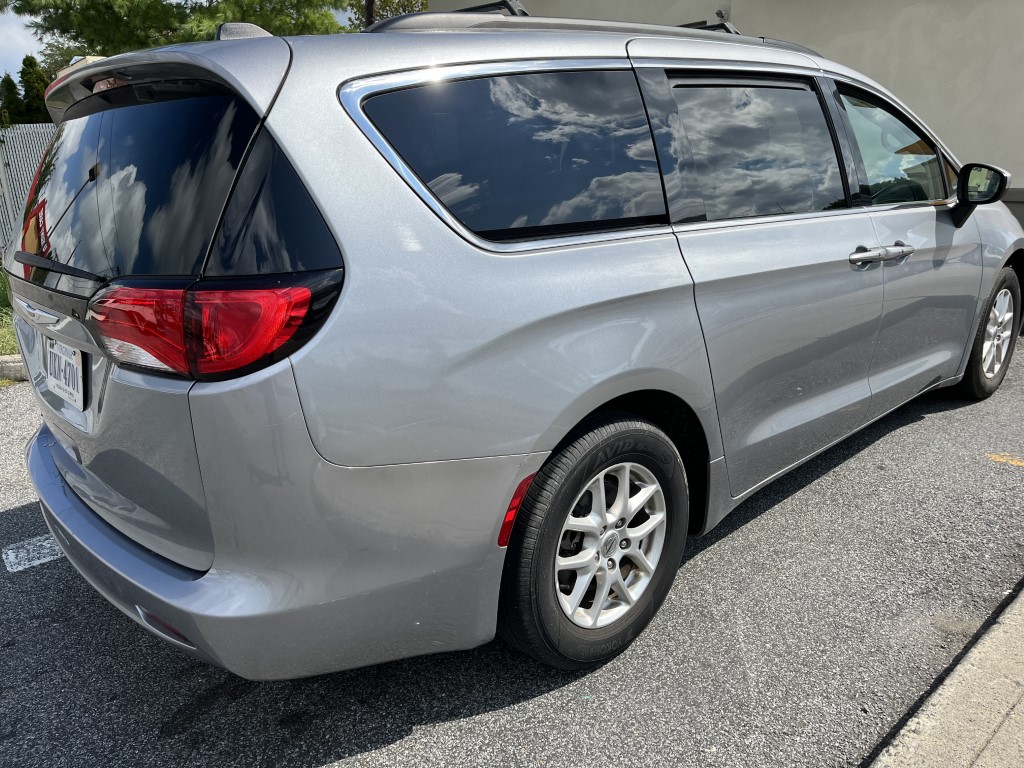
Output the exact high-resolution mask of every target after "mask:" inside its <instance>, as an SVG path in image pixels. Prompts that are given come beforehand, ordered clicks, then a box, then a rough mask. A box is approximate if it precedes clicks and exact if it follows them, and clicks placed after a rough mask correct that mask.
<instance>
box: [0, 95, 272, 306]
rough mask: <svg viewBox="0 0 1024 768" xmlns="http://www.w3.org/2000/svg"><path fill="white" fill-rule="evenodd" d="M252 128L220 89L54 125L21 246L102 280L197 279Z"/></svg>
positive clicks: (43, 279)
mask: <svg viewBox="0 0 1024 768" xmlns="http://www.w3.org/2000/svg"><path fill="white" fill-rule="evenodd" d="M257 124H258V117H257V115H256V114H255V113H254V112H253V110H252V109H251V108H250V107H249V106H248V105H246V104H245V103H244V102H242V101H241V100H240V99H238V98H237V97H235V96H232V95H230V94H226V93H210V94H208V95H201V96H192V97H190V98H178V99H174V100H171V101H161V102H156V103H143V104H134V105H131V106H124V107H120V108H117V109H108V110H106V111H103V112H98V113H95V114H92V115H89V116H87V117H80V118H77V119H73V120H68V121H66V122H64V123H62V124H61V125H60V126H59V127H58V128H57V132H56V134H55V136H54V139H53V143H52V144H51V145H50V148H49V149H48V150H47V152H46V154H45V155H44V158H43V162H42V164H41V166H40V169H39V177H38V181H37V183H36V185H35V189H34V192H33V193H32V195H31V196H30V198H29V200H28V202H27V205H26V209H25V225H24V229H23V236H22V242H21V247H22V250H24V251H28V252H29V253H35V254H39V255H41V256H45V257H47V258H50V259H53V260H55V261H59V262H62V263H64V264H69V265H71V266H73V267H77V268H78V269H83V270H86V271H88V272H92V273H94V274H97V275H99V276H100V277H104V278H111V279H113V278H117V277H124V276H164V275H168V276H170V275H176V276H188V275H196V274H198V273H199V272H200V271H201V269H202V267H203V262H204V260H205V258H206V254H207V251H208V249H209V245H210V241H211V239H212V237H213V235H214V229H215V227H216V225H217V221H218V219H219V217H220V214H221V211H222V210H223V208H224V203H225V200H226V198H227V196H228V192H229V191H230V188H231V183H232V180H233V179H234V176H235V172H236V170H237V169H238V166H239V163H241V161H242V158H243V156H244V154H245V149H246V147H247V145H248V144H249V141H250V139H251V138H252V135H253V131H254V130H255V129H256V126H257ZM12 266H14V265H12ZM14 271H15V273H16V274H19V276H20V271H19V270H18V269H17V267H16V266H15V268H14ZM28 276H29V279H30V280H32V281H33V282H36V283H40V284H44V285H46V286H47V287H51V288H56V289H57V290H61V291H65V292H68V293H74V294H78V295H90V294H92V293H93V292H94V291H95V290H96V288H97V284H96V283H95V282H93V281H90V280H84V279H81V278H77V277H72V276H69V275H60V274H58V273H56V272H52V271H50V270H46V269H32V270H31V271H30V272H29V275H28Z"/></svg>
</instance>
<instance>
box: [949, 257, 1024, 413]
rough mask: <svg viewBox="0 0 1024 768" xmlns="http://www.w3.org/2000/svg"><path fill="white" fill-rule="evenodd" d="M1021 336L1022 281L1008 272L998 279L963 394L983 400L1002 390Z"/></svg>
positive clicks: (986, 308) (989, 300)
mask: <svg viewBox="0 0 1024 768" xmlns="http://www.w3.org/2000/svg"><path fill="white" fill-rule="evenodd" d="M1019 332H1020V281H1019V280H1018V279H1017V273H1016V272H1014V271H1013V270H1012V269H1009V268H1006V269H1004V270H1002V271H1001V272H1000V273H999V275H997V276H996V282H995V285H994V286H993V288H992V293H991V294H990V295H989V299H988V304H987V305H986V307H985V311H984V314H983V315H982V319H981V327H980V328H979V329H978V334H977V336H976V337H975V339H974V346H973V348H972V349H971V358H970V360H969V361H968V363H967V370H966V372H965V373H964V378H963V381H961V382H960V392H961V394H963V395H964V396H966V397H969V398H971V399H973V400H984V399H985V398H987V397H989V396H990V395H992V393H994V392H995V391H996V390H997V389H999V385H1000V384H1002V383H1003V379H1004V378H1005V377H1006V371H1007V369H1008V368H1009V367H1010V360H1011V359H1012V358H1013V350H1014V348H1015V347H1016V344H1017V336H1018V334H1019Z"/></svg>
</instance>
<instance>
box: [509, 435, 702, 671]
mask: <svg viewBox="0 0 1024 768" xmlns="http://www.w3.org/2000/svg"><path fill="white" fill-rule="evenodd" d="M688 512H689V507H688V499H687V485H686V471H685V469H684V467H683V462H682V460H681V459H680V457H679V452H678V451H677V450H676V448H675V446H674V445H673V443H672V441H671V440H670V439H669V438H668V436H667V435H665V433H664V432H662V431H661V430H659V429H658V428H657V427H655V426H654V425H653V424H651V423H649V422H647V421H643V420H640V419H636V418H633V417H630V416H626V415H609V416H607V417H604V418H602V419H601V420H599V421H596V422H593V423H591V424H590V425H588V426H587V427H586V428H585V430H584V431H582V432H581V433H580V434H579V435H578V436H577V437H576V438H575V439H573V440H572V441H571V442H569V444H568V445H566V446H565V447H564V448H562V449H561V450H559V451H558V452H557V453H556V454H554V455H553V456H552V457H551V458H550V459H549V461H548V463H547V464H545V465H544V467H543V468H542V469H541V470H540V472H538V473H537V476H536V478H534V481H533V483H532V484H531V486H530V490H529V492H528V493H527V495H526V499H525V500H524V502H523V505H522V506H521V508H520V510H519V516H520V517H519V519H518V520H517V521H516V527H515V530H514V531H513V535H512V539H511V541H510V542H509V551H508V553H507V554H506V557H505V571H504V575H503V578H502V592H501V600H500V604H499V633H500V634H501V636H502V637H503V638H504V639H505V640H506V641H507V642H509V643H510V644H511V645H512V646H514V647H516V648H518V649H519V650H521V651H523V652H525V653H527V654H529V655H530V656H533V657H534V658H536V659H538V660H539V661H542V662H544V663H546V664H550V665H552V666H555V667H559V668H562V669H586V668H588V667H593V666H597V665H598V664H601V663H603V662H605V661H607V660H609V659H611V658H612V657H613V656H615V655H616V654H618V653H619V652H620V651H622V650H623V649H624V648H625V647H626V646H628V645H629V644H630V643H631V642H632V641H633V639H634V638H635V637H636V636H637V635H638V634H640V632H641V631H642V630H643V629H644V627H646V626H647V624H648V623H649V622H650V620H651V618H652V617H653V616H654V613H655V611H657V609H658V607H659V606H660V605H661V603H662V601H663V600H664V599H665V596H666V595H667V594H668V590H669V588H670V587H671V586H672V580H673V578H674V577H675V573H676V570H677V569H678V566H679V562H680V559H681V558H682V553H683V547H684V546H685V544H686V531H687V525H688V517H689V515H688Z"/></svg>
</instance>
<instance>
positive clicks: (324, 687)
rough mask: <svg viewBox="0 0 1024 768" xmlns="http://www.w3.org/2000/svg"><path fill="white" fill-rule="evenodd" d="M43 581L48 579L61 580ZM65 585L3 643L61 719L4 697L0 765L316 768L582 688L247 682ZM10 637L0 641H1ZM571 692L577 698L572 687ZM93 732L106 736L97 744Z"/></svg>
mask: <svg viewBox="0 0 1024 768" xmlns="http://www.w3.org/2000/svg"><path fill="white" fill-rule="evenodd" d="M962 405H964V403H962V402H961V401H957V400H955V399H952V398H951V397H950V396H948V395H946V394H944V393H937V394H932V395H927V396H925V397H923V398H921V399H920V400H918V401H916V402H914V403H911V404H909V405H908V406H905V407H904V408H902V409H900V410H899V411H897V412H896V413H894V414H892V415H890V416H888V417H886V418H885V419H883V420H881V421H880V422H878V423H876V424H874V425H872V426H870V427H868V428H867V429H865V430H864V431H862V432H861V433H859V434H857V435H854V436H853V437H851V438H850V439H848V440H847V441H845V442H844V443H841V444H840V445H838V446H836V447H834V448H832V449H830V450H829V451H827V452H826V453H824V454H822V455H821V456H819V457H817V458H816V459H814V460H813V461H811V462H808V463H807V464H805V465H804V466H803V467H801V468H800V469H798V470H797V471H795V472H793V473H791V474H790V475H788V476H786V477H784V478H782V479H780V480H779V481H777V482H775V483H773V484H772V485H770V486H768V487H767V488H765V489H764V490H762V491H760V492H759V493H757V494H755V495H754V496H752V497H751V498H750V499H749V500H747V501H746V502H744V503H743V504H742V505H741V506H740V507H739V508H738V509H737V510H736V511H735V512H734V513H733V514H731V515H730V516H729V517H728V518H726V520H725V521H723V523H722V524H721V525H720V526H719V527H718V528H716V529H715V530H714V531H713V532H712V533H710V534H709V535H707V536H704V537H702V538H694V539H691V541H690V543H689V545H688V547H687V551H686V556H685V558H684V562H685V561H686V560H688V559H690V558H692V557H694V556H696V555H697V554H699V553H700V552H702V551H703V550H704V549H706V548H708V547H710V546H712V545H713V544H715V543H716V542H718V541H721V540H722V539H723V538H725V537H726V536H729V535H730V534H731V533H733V532H734V531H736V530H738V529H739V528H741V527H743V526H744V525H745V524H747V523H748V522H750V521H751V520H753V519H755V518H757V517H758V516H759V515H761V514H762V513H764V512H766V511H767V510H770V509H771V508H772V507H774V506H775V505H777V504H779V503H780V502H781V501H784V500H785V499H787V498H788V497H790V496H792V495H793V494H795V493H797V492H798V491H800V490H801V489H802V488H804V487H805V486H806V485H808V484H809V483H812V482H813V481H814V480H816V479H817V478H819V477H821V476H822V475H824V474H826V473H827V472H829V471H831V470H832V469H834V468H836V467H837V466H839V465H841V464H842V463H843V462H844V461H846V460H847V459H849V458H850V457H851V456H853V455H855V454H857V453H858V452H859V451H862V450H863V449H864V448H865V447H867V446H870V445H871V444H872V443H874V442H875V441H876V440H878V439H880V438H882V437H884V436H886V435H888V434H890V433H892V432H893V431H894V430H898V429H900V428H901V427H903V426H906V425H908V424H911V423H914V422H916V421H919V420H921V419H923V418H926V417H927V416H929V415H930V414H935V413H941V412H943V411H948V410H952V409H956V408H959V407H961V406H962ZM20 509H21V510H24V511H27V510H28V509H29V508H28V507H23V508H20ZM14 511H15V512H17V511H18V510H14ZM39 570H40V571H41V570H42V569H39ZM39 578H40V579H46V580H49V579H51V578H53V572H51V573H50V574H49V575H45V574H40V575H39ZM64 580H65V581H66V582H67V583H66V584H63V585H60V586H59V587H58V588H52V587H49V588H48V587H41V588H40V590H39V592H37V593H36V594H35V595H34V596H33V597H32V601H33V602H31V604H30V605H31V608H28V609H23V610H26V611H30V612H31V614H32V616H33V617H40V616H49V617H50V619H49V621H51V622H53V623H52V627H54V628H55V629H52V630H50V631H49V632H48V633H47V634H46V635H43V636H36V638H35V641H34V643H33V644H32V645H27V644H26V645H25V646H24V647H20V646H19V647H16V646H15V640H13V639H12V640H10V641H8V642H6V643H3V642H0V646H2V647H3V648H4V649H5V651H4V653H13V654H14V656H17V657H19V658H20V661H19V664H18V666H19V667H21V666H24V669H18V670H17V672H15V677H17V676H18V675H19V674H20V675H23V676H24V677H25V678H26V680H27V681H31V680H35V681H39V680H40V679H44V680H45V679H47V678H46V674H47V672H48V671H49V670H53V669H59V670H61V674H60V681H59V684H57V683H55V684H54V685H55V686H57V687H55V688H54V689H53V690H50V689H46V690H42V691H40V692H39V693H38V694H37V695H38V697H39V698H38V699H35V701H43V700H46V701H50V702H52V701H53V700H54V698H59V699H60V700H61V703H60V707H61V711H60V713H59V715H47V714H46V711H43V712H40V713H36V712H31V711H25V710H26V709H28V710H31V709H32V707H31V705H29V706H27V707H26V708H23V709H22V710H21V711H18V710H17V709H14V708H15V707H20V706H21V705H20V704H15V703H14V702H13V701H12V698H11V697H8V698H7V703H6V704H5V705H0V711H2V710H3V709H4V708H5V707H12V710H11V711H9V712H7V714H6V715H5V716H4V719H6V718H7V716H8V715H9V716H10V719H9V720H8V722H10V723H11V725H12V730H11V732H10V734H7V735H3V734H0V762H3V759H2V754H3V752H4V748H8V749H10V748H12V747H13V748H18V747H17V745H18V744H19V743H20V744H21V745H27V744H30V743H31V744H34V745H35V747H34V750H35V751H36V753H37V754H39V755H40V756H41V757H42V759H43V762H44V763H45V764H55V763H60V764H83V765H84V764H94V763H92V760H91V757H90V756H96V755H103V756H105V758H106V760H105V761H106V763H107V764H112V765H113V764H116V765H122V764H131V765H136V766H141V765H170V764H173V765H182V764H186V763H187V764H194V763H196V762H199V763H201V764H216V765H246V766H249V765H274V766H288V767H295V768H299V767H300V766H301V768H307V767H310V766H319V765H323V764H326V763H331V762H333V761H337V760H343V759H345V758H348V757H353V756H356V755H360V754H363V753H366V752H370V751H374V750H378V749H381V748H384V747H387V746H389V745H392V744H395V743H397V742H399V741H401V740H402V739H405V738H406V737H409V736H410V735H412V734H414V732H415V730H416V729H417V728H419V727H421V726H424V725H431V724H437V723H445V722H454V721H460V720H464V719H466V718H472V717H475V716H479V715H484V714H486V713H490V712H497V711H500V710H502V709H504V708H506V707H510V706H512V705H515V704H518V703H521V702H523V701H527V700H530V699H533V698H535V697H538V696H542V695H545V694H550V693H551V692H553V691H558V690H559V689H564V688H567V687H569V686H572V684H573V683H575V682H576V681H579V680H581V679H582V678H584V677H585V675H584V674H583V673H568V672H560V671H556V670H552V669H549V668H547V667H544V666H542V665H540V664H537V663H535V662H533V661H531V660H529V659H527V658H525V657H523V656H521V655H519V654H518V653H515V652H513V651H512V650H510V649H509V648H508V647H506V646H505V645H504V644H502V643H500V642H492V643H490V644H488V645H486V646H484V647H482V648H477V649H474V650H471V651H464V652H452V653H443V654H438V655H434V656H427V657H420V658H414V659H406V660H402V661H396V662H392V663H389V664H383V665H379V666H375V667H369V668H365V669H357V670H351V671H348V672H341V673H336V674H332V675H325V676H322V677H317V678H309V679H304V680H295V681H286V682H269V683H252V682H248V681H245V680H242V679H240V678H237V677H234V676H233V675H230V674H228V673H226V672H223V671H222V670H218V669H214V668H212V667H208V666H206V665H205V664H202V663H200V662H196V661H193V660H192V659H189V658H187V657H185V656H183V655H181V654H180V653H178V652H177V651H176V650H174V649H171V648H168V647H167V646H166V645H165V644H163V643H161V642H160V641H158V640H156V639H155V638H153V637H151V636H150V635H148V633H146V632H145V631H144V630H142V629H141V628H139V627H137V626H135V625H133V624H130V623H129V622H127V621H126V620H125V619H124V618H123V617H122V616H120V615H119V614H118V613H117V612H116V611H115V610H114V609H113V608H111V607H110V606H109V605H108V604H107V603H106V602H105V601H104V600H102V598H100V597H99V596H98V595H96V594H95V593H94V592H93V591H92V590H91V588H90V587H88V585H86V584H85V583H84V581H82V580H81V579H79V578H78V577H77V575H76V574H73V573H72V572H71V571H70V568H68V569H67V571H66V573H65V576H64ZM0 591H2V590H0ZM6 602H7V599H6V598H4V603H5V604H6ZM68 605H74V606H75V608H74V611H73V613H72V614H71V615H68V616H67V618H66V619H63V618H61V619H57V618H55V617H57V616H59V615H62V614H64V613H67V612H68ZM4 610H8V609H7V608H6V607H5V609H4ZM5 634H6V633H5V632H2V631H0V641H2V640H4V639H5V638H4V637H3V635H5ZM12 638H13V635H12ZM328 642H329V640H328ZM19 652H20V656H19ZM11 658H12V657H8V659H9V660H10V659H11ZM12 666H13V665H12ZM50 677H52V674H51V675H50ZM27 681H21V682H19V681H18V680H9V681H6V682H7V683H9V684H10V686H11V688H10V690H9V691H8V692H11V691H13V690H19V689H21V686H23V685H34V684H37V683H33V682H27ZM4 687H7V686H6V685H5V686H4ZM566 695H567V696H576V695H582V693H581V692H578V691H575V690H572V689H571V692H569V693H566ZM2 698H4V697H0V699H2ZM39 706H50V705H42V704H41V705H39ZM48 717H49V718H51V720H50V721H49V722H53V721H57V722H61V723H62V725H61V732H60V733H59V734H53V735H52V737H51V736H44V734H45V733H49V732H50V731H49V729H48V728H47V722H48V720H47V718H48ZM481 727H484V728H487V725H486V724H485V725H483V726H481ZM40 729H42V730H40ZM97 734H104V736H102V739H103V740H102V743H100V744H97V743H96V740H97V738H98V736H97ZM118 734H120V737H119V736H118ZM127 734H131V737H130V738H128V737H127ZM4 742H6V743H4ZM90 749H91V750H93V751H92V752H90V751H89V750H90ZM58 753H59V754H58Z"/></svg>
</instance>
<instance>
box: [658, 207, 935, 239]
mask: <svg viewBox="0 0 1024 768" xmlns="http://www.w3.org/2000/svg"><path fill="white" fill-rule="evenodd" d="M913 208H934V209H940V208H941V209H945V210H949V208H950V203H949V202H948V201H946V200H927V201H925V200H922V201H919V202H918V201H915V202H913V203H889V204H887V205H880V206H875V207H872V206H864V205H862V206H859V207H854V208H839V209H836V210H833V211H808V212H806V213H778V214H773V215H770V216H743V217H739V218H735V219H718V220H716V221H690V222H682V223H677V224H673V225H672V230H673V231H674V232H675V233H676V234H677V235H684V234H687V233H690V232H705V231H708V230H715V229H730V228H733V227H746V226H751V225H755V224H782V223H786V222H790V223H792V222H796V221H807V220H809V219H826V218H832V217H835V216H852V215H857V214H862V215H867V214H873V213H888V212H891V211H902V210H907V209H913Z"/></svg>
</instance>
